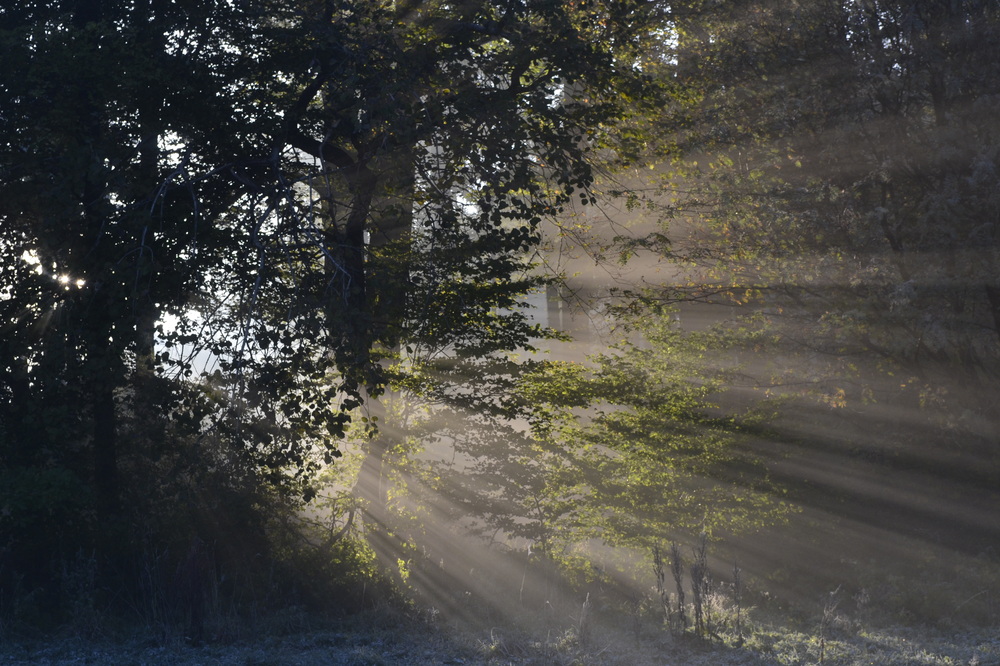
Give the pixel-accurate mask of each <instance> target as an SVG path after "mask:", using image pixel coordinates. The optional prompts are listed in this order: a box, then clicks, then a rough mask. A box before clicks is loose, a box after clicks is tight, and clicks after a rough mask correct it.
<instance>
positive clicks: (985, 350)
mask: <svg viewBox="0 0 1000 666" xmlns="http://www.w3.org/2000/svg"><path fill="white" fill-rule="evenodd" d="M997 20H998V16H997V14H996V12H995V9H994V8H993V7H992V6H991V5H989V4H988V3H980V2H958V3H951V4H948V5H947V6H945V5H942V4H941V3H934V2H921V1H918V0H913V1H909V0H907V1H898V2H897V1H891V2H863V3H842V2H810V3H770V2H746V3H744V2H734V3H723V4H718V3H684V4H682V5H679V6H677V7H676V8H675V20H674V23H675V25H676V27H677V30H678V34H679V38H678V40H677V42H676V48H675V50H674V51H673V53H672V54H670V55H671V57H672V59H668V60H667V61H666V64H664V65H663V70H664V74H663V76H664V77H667V80H669V81H671V84H672V85H679V86H683V87H684V89H685V90H686V93H685V94H683V95H678V96H677V98H676V99H678V100H688V102H689V103H687V104H676V105H674V106H672V107H669V108H668V109H667V111H668V113H667V114H665V115H664V116H662V121H661V122H662V124H661V125H660V126H661V127H662V128H663V130H664V138H663V139H662V140H661V141H660V142H659V143H658V145H659V146H661V147H662V148H661V150H662V151H663V154H668V155H669V156H670V158H671V159H672V160H673V162H672V167H671V169H670V171H669V175H668V176H666V180H665V181H664V189H663V190H662V194H663V195H664V196H663V197H662V198H660V199H658V201H657V202H655V203H653V204H651V205H654V206H659V207H660V210H661V211H662V212H663V213H664V214H665V219H666V218H667V217H669V218H670V219H671V220H672V221H673V225H672V227H670V228H669V229H667V227H666V226H665V227H664V228H663V229H660V230H658V232H657V233H656V234H653V235H651V236H649V237H648V238H646V239H645V241H647V242H648V243H649V246H655V247H656V248H657V251H658V252H660V253H662V254H663V255H664V256H668V257H671V258H673V259H674V260H676V261H679V262H684V263H686V264H687V265H688V266H690V267H691V269H692V270H691V271H690V272H689V275H690V285H689V286H684V285H675V286H673V287H671V289H670V290H669V292H668V290H663V291H660V292H659V293H658V294H657V295H656V296H654V300H658V299H667V300H671V299H674V298H682V299H683V298H697V299H702V300H712V301H716V302H729V303H736V304H747V303H752V304H753V305H754V307H753V308H752V309H753V311H754V313H755V314H754V318H753V319H752V322H751V323H752V326H753V327H754V328H755V329H757V330H759V331H766V332H768V333H769V334H770V335H771V339H772V341H773V342H774V343H775V344H776V346H775V347H774V349H777V350H780V351H778V354H779V358H778V359H777V361H778V364H780V365H783V366H784V371H782V370H776V376H775V379H774V381H775V383H776V384H779V385H780V384H784V385H787V386H796V385H797V386H810V387H811V388H810V389H809V390H810V392H811V393H812V394H813V395H814V396H815V397H818V398H820V399H822V400H824V401H825V402H826V403H827V404H828V405H833V406H842V405H845V404H850V405H851V406H852V407H856V408H857V409H861V410H865V409H867V408H866V407H865V405H871V404H873V403H879V404H882V405H885V404H892V405H894V406H895V407H896V409H897V411H898V413H899V414H901V415H905V416H904V417H902V418H899V419H893V420H892V422H891V423H885V424H883V425H882V426H879V427H882V428H884V429H885V432H884V433H883V434H884V435H885V441H886V442H889V441H893V440H895V439H896V434H894V431H895V432H901V431H903V430H905V429H906V428H908V426H907V425H905V423H906V422H907V421H909V422H911V423H922V424H923V425H921V426H918V427H917V429H916V430H915V431H914V432H920V433H921V436H920V437H919V439H923V440H927V439H928V437H927V436H926V435H927V434H928V433H929V432H931V431H934V432H936V433H938V434H937V435H935V438H936V439H938V440H939V441H940V442H941V443H946V445H947V446H948V447H951V448H953V449H954V448H955V447H959V448H961V449H963V450H964V451H963V452H962V453H961V455H963V456H964V455H969V456H970V460H971V459H976V460H978V462H976V463H974V464H973V465H972V466H970V465H968V464H967V463H968V462H970V460H966V461H964V462H963V463H962V464H961V465H959V466H956V471H957V472H958V473H960V474H968V473H973V474H974V475H976V474H979V472H982V471H984V470H985V469H987V468H989V469H992V470H994V471H993V472H990V473H991V474H993V473H995V469H996V468H995V462H991V461H995V460H996V458H995V446H994V442H993V441H992V440H993V439H994V438H993V437H992V435H991V434H990V433H991V432H992V431H993V430H994V429H995V425H994V419H995V414H996V395H995V391H993V390H991V387H992V385H993V384H994V383H995V380H996V375H997V370H998V358H1000V357H998V350H1000V344H998V343H1000V338H998V329H997V326H996V318H995V316H994V313H993V311H994V307H993V296H992V294H993V292H994V291H995V285H994V284H993V283H994V281H995V280H994V277H995V275H996V273H997V271H996V266H995V261H996V256H995V234H994V233H993V231H992V229H993V227H994V226H995V225H994V224H993V220H994V218H995V217H996V215H995V200H996V191H995V189H996V188H995V187H994V183H993V181H992V179H990V178H989V177H986V176H985V174H986V173H991V172H992V170H993V169H994V168H995V166H996V164H995V162H996V160H995V155H994V152H995V146H996V133H995V127H994V125H995V123H993V122H992V121H991V120H990V119H989V118H988V117H987V115H984V114H988V112H987V111H986V109H987V108H988V106H989V104H990V102H989V100H991V99H993V97H994V96H995V95H996V93H997V89H998V88H997V86H998V85H1000V73H998V71H997V70H996V68H995V67H994V59H992V58H989V57H986V58H982V55H983V54H985V53H992V52H993V50H995V49H996V46H997V43H998V42H997V35H998V32H997V26H998V23H997ZM677 128H681V129H680V130H678V129H677ZM690 239H693V240H694V247H693V248H692V247H691V246H690V245H688V244H687V243H686V241H688V240H690ZM640 244H641V243H640ZM748 321H751V320H748ZM757 342H758V343H759V342H760V339H759V338H758V339H757ZM805 366H807V367H809V368H810V370H809V371H808V372H804V373H803V372H801V371H800V369H801V368H803V367H805ZM782 372H784V374H781V373H782ZM927 426H930V427H931V430H928V429H927ZM859 436H863V435H862V434H861V433H859ZM906 439H911V438H910V437H909V436H906V437H902V438H900V439H899V440H898V441H895V442H894V443H893V444H892V445H889V446H888V447H887V448H889V449H896V453H898V452H900V451H902V454H903V456H904V457H908V454H907V453H906V452H905V448H908V447H906V446H905V445H904V441H903V440H906ZM973 442H976V443H975V444H973ZM909 448H913V449H915V448H916V447H909ZM973 451H975V452H974V453H973ZM924 453H930V452H929V451H925V452H921V453H920V454H919V455H913V456H912V457H910V461H911V462H913V463H915V464H926V463H920V462H919V461H918V459H919V458H920V457H921V456H922V455H923V454H924ZM956 453H957V452H956ZM893 455H895V453H894V454H893ZM931 455H933V454H931ZM956 459H957V458H956ZM934 464H935V465H937V463H934ZM959 468H962V469H959ZM973 468H978V470H979V472H974V471H973ZM982 480H985V477H982Z"/></svg>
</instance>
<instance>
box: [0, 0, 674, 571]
mask: <svg viewBox="0 0 1000 666" xmlns="http://www.w3.org/2000/svg"><path fill="white" fill-rule="evenodd" d="M659 11H660V8H659V7H658V4H657V3H655V2H626V3H621V2H613V3H605V2H552V1H551V0H544V1H542V0H530V1H529V0H515V1H512V2H506V3H501V4H500V5H497V4H495V3H486V2H475V1H474V2H460V3H445V2H436V1H427V2H367V1H365V2H361V1H352V0H327V1H315V2H313V1H309V2H295V3H278V2H270V1H267V0H257V1H252V2H241V3H231V2H221V1H219V2H202V3H176V2H168V1H166V0H145V1H144V2H138V3H124V2H122V3H119V2H97V1H95V0H66V1H65V2H58V3H21V4H20V5H19V6H18V7H17V8H9V9H8V8H5V9H3V10H0V42H2V44H3V49H2V51H3V56H2V58H3V62H2V66H3V71H4V72H7V74H6V75H5V76H4V78H3V80H2V81H0V200H2V201H3V203H2V205H0V206H2V207H0V222H2V224H0V247H2V249H3V252H2V255H0V262H2V268H3V274H4V275H5V277H6V276H10V278H11V279H10V281H7V282H5V284H4V291H3V293H2V295H0V315H2V317H3V320H4V321H5V322H10V323H8V324H5V326H4V329H3V338H2V351H3V356H2V358H0V374H2V376H3V378H4V380H5V381H4V384H3V385H4V386H5V387H6V388H5V389H4V392H3V393H2V394H0V415H2V417H3V421H2V422H3V424H4V427H3V439H2V440H0V441H2V449H0V456H2V458H0V460H2V462H0V473H2V474H3V475H5V476H17V475H21V474H27V475H28V476H29V477H30V476H31V475H35V476H39V477H40V476H44V475H46V474H54V473H56V471H59V473H60V474H62V473H65V475H66V477H67V478H71V479H72V484H75V485H76V486H79V487H80V488H82V489H84V491H85V492H84V493H83V495H82V497H84V498H92V499H84V500H83V508H82V509H80V511H81V512H82V513H79V514H78V517H84V518H86V517H87V516H90V515H93V516H96V522H91V521H89V519H87V520H84V521H83V524H85V525H86V524H92V525H94V526H96V525H104V526H107V525H112V524H123V525H124V527H125V528H126V529H127V528H128V527H129V525H132V526H134V525H135V524H136V521H137V520H139V521H141V517H133V518H131V521H132V522H129V520H128V519H126V518H125V517H124V514H125V513H126V511H125V510H126V507H129V509H130V510H132V509H134V508H135V507H136V506H143V503H142V502H140V503H139V505H135V504H132V503H131V500H132V499H134V498H135V497H139V496H143V495H142V492H141V490H140V489H141V488H142V487H143V484H144V483H145V481H146V479H144V478H133V477H131V476H126V475H124V474H123V467H126V466H127V467H128V468H129V470H130V471H135V470H139V469H146V470H147V473H148V472H149V470H150V469H156V470H159V471H161V472H162V471H163V469H164V466H165V468H166V469H167V470H168V471H169V474H168V479H171V480H177V479H178V478H180V477H178V476H177V475H178V474H181V473H180V471H179V470H187V471H188V472H190V473H192V474H195V473H196V472H197V470H199V469H201V470H202V471H205V470H207V469H215V467H214V465H215V463H214V462H212V459H211V458H212V456H214V455H217V456H221V459H222V460H225V461H228V462H227V463H226V465H227V466H228V467H227V468H228V469H231V470H234V469H239V470H241V479H242V480H241V481H240V482H239V483H237V484H236V486H235V487H237V488H238V487H241V484H243V483H244V482H245V483H247V484H250V485H251V486H254V485H256V487H258V488H265V487H266V488H271V489H273V490H274V492H276V493H278V495H279V496H283V497H293V496H295V495H296V494H298V495H299V496H300V497H305V498H308V497H309V496H310V495H311V490H310V488H309V483H308V480H309V476H310V473H311V472H312V471H315V469H316V468H317V467H318V466H319V464H321V463H322V462H324V461H325V462H330V461H331V460H332V459H333V457H335V456H336V454H337V438H338V437H339V436H341V435H342V433H343V432H344V429H345V427H346V426H347V423H348V422H349V420H350V415H351V413H352V411H353V410H354V409H355V408H357V407H358V406H359V405H360V404H361V403H362V402H363V401H365V400H366V399H371V398H373V397H377V396H378V395H379V394H380V393H381V392H382V390H383V389H384V386H385V385H386V381H387V376H386V370H385V367H384V364H383V360H384V359H385V358H386V357H387V356H388V355H389V354H391V353H393V350H398V349H401V348H403V347H405V345H406V344H412V345H416V346H420V345H424V346H428V347H434V348H441V347H450V348H451V349H453V350H454V351H455V352H456V354H457V355H459V356H478V357H482V358H485V357H488V356H489V355H490V354H491V353H493V352H495V351H499V350H502V349H509V348H514V347H517V346H520V345H523V344H525V343H526V342H527V340H528V339H529V338H530V337H531V336H533V335H537V334H538V329H537V327H533V326H531V325H530V324H528V323H526V322H525V320H524V319H523V318H519V317H518V316H517V314H516V312H514V313H510V314H505V313H504V311H503V310H502V308H505V307H507V306H509V305H510V303H512V302H513V299H514V298H515V297H516V295H517V294H518V293H521V292H522V291H523V290H525V289H527V288H529V287H530V286H531V285H532V284H533V283H534V280H533V279H521V278H519V277H518V276H519V275H521V274H522V273H523V270H524V264H523V261H522V260H521V257H522V256H523V255H524V253H526V252H527V251H528V250H530V248H532V247H533V246H534V245H535V244H536V243H537V240H538V237H537V227H538V224H539V222H540V220H541V218H542V216H544V215H546V214H548V213H549V212H551V211H554V210H556V209H558V207H559V206H560V205H561V204H562V203H564V202H565V201H567V200H568V199H569V198H570V197H571V196H575V195H576V194H581V195H582V196H584V197H588V196H589V194H588V187H589V185H590V183H591V181H592V172H591V168H590V166H589V163H588V161H587V159H586V158H587V154H588V151H589V150H590V147H591V145H592V144H595V145H596V143H597V142H598V141H599V135H600V133H601V131H602V130H601V123H602V122H610V121H613V120H614V119H615V118H617V117H620V116H621V115H622V114H624V113H626V111H627V109H626V108H625V107H626V105H627V104H628V103H630V102H631V101H634V99H637V98H635V97H633V99H630V98H628V97H623V96H620V93H621V92H622V91H630V92H631V93H632V94H633V95H640V94H642V90H643V85H644V82H643V78H642V76H641V72H639V71H637V70H636V69H635V67H634V66H633V65H634V62H633V58H634V46H635V44H636V42H637V40H639V39H640V38H642V36H643V35H644V34H645V33H647V32H648V31H649V30H650V29H651V28H652V27H654V26H655V22H656V20H657V17H658V12H659ZM581 91H585V92H581ZM206 361H207V362H209V363H215V365H216V368H215V370H216V371H215V372H211V371H209V372H206V373H204V374H201V375H200V376H199V374H200V373H199V367H198V365H197V363H203V362H206ZM210 370H211V369H210ZM150 416H153V418H149V417H150ZM42 423H44V424H45V428H44V429H42V428H40V427H39V425H40V424H42ZM207 442H213V444H212V446H211V447H208V448H209V449H211V450H213V451H215V452H216V453H208V452H206V447H205V444H206V443H207ZM160 457H162V459H161V458H160ZM151 458H152V462H153V463H155V464H153V465H152V466H150V465H147V463H149V462H150V460H151ZM166 460H174V461H175V462H176V464H175V465H173V466H172V467H171V466H170V465H167V464H166V462H164V461H166ZM216 462H217V461H216ZM289 469H291V470H293V471H295V472H296V473H294V474H289V473H287V470H289ZM181 477H183V474H181ZM60 478H62V477H60ZM220 482H222V481H220ZM123 498H128V499H129V500H130V501H129V502H123ZM61 501H62V500H57V502H61ZM164 501H166V500H164ZM91 508H93V509H95V510H96V513H95V514H90V513H88V512H89V511H90V509H91ZM144 510H145V511H149V510H150V509H149V507H145V508H144V509H140V510H139V511H140V514H141V511H144ZM4 515H6V513H5V514H4ZM102 529H108V528H106V527H105V528H102ZM85 531H86V530H85ZM31 538H32V537H31V536H25V535H24V534H21V536H19V537H15V541H14V542H12V548H15V550H16V549H18V548H20V547H21V546H23V545H24V544H26V543H28V542H29V541H30V540H31ZM22 539H23V540H22ZM98 541H99V542H103V543H108V542H109V541H110V540H109V539H106V538H101V539H98ZM77 543H79V540H72V539H71V540H69V541H68V542H67V543H66V544H65V545H64V548H72V547H73V546H74V545H75V544H77ZM18 552H19V553H21V555H12V556H11V557H14V558H15V559H20V560H23V557H22V555H23V553H24V552H26V551H23V550H19V551H18Z"/></svg>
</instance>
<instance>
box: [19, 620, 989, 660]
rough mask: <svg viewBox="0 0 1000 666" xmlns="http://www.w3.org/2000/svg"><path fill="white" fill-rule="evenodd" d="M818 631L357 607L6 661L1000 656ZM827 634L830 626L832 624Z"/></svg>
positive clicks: (939, 639) (976, 647)
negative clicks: (473, 622)
mask: <svg viewBox="0 0 1000 666" xmlns="http://www.w3.org/2000/svg"><path fill="white" fill-rule="evenodd" d="M814 629H816V630H813V631H803V630H793V629H790V628H788V627H781V626H765V625H763V624H753V625H752V626H750V627H749V628H748V629H747V630H746V631H745V632H744V636H745V638H744V641H743V644H742V645H740V646H736V644H735V640H734V636H733V635H731V634H722V635H721V636H719V637H717V638H713V639H712V640H705V639H698V638H695V637H693V636H691V635H690V634H684V635H681V636H673V635H671V634H670V633H669V632H665V631H651V630H650V629H649V627H641V628H640V630H639V633H638V635H636V633H635V632H634V631H632V630H628V629H626V630H624V631H623V630H622V629H618V630H613V629H611V628H609V627H606V626H598V625H596V624H595V626H593V627H591V628H590V629H589V630H588V632H587V636H586V640H584V641H580V640H579V638H578V636H577V632H578V628H577V627H574V626H570V627H568V628H566V629H564V630H562V631H554V630H553V631H547V632H545V634H544V635H540V634H538V633H537V632H528V631H525V630H515V629H503V628H499V627H493V628H480V629H475V630H473V629H468V628H466V629H458V628H456V627H454V626H452V625H446V624H445V623H443V622H431V623H429V622H427V621H426V620H423V621H421V620H415V619H413V618H407V617H403V616H400V615H394V614H390V615H388V616H387V615H386V614H384V613H383V614H381V615H379V616H374V615H373V616H369V617H356V618H352V619H350V620H348V621H341V622H339V623H335V624H331V625H330V626H328V627H327V628H323V629H319V628H310V629H302V630H295V631H290V632H276V633H268V632H262V633H259V634H256V635H243V636H236V637H229V638H227V639H217V640H214V641H210V642H207V643H206V644H204V645H202V646H199V647H192V646H189V645H187V644H185V642H184V641H183V639H182V638H179V637H176V638H173V639H166V640H164V639H151V638H149V637H145V638H137V637H132V638H130V639H120V638H119V639H117V640H114V639H111V638H109V637H103V638H102V637H100V636H94V637H91V638H82V637H80V636H78V635H63V636H60V637H54V638H53V637H50V638H46V639H41V638H35V639H33V640H27V639H22V640H8V641H4V642H0V665H3V666H6V665H14V664H95V665H98V664H100V665H105V664H106V665H109V666H124V665H126V664H128V665H141V664H177V665H180V666H189V665H190V666H193V665H196V664H197V665H202V664H206V665H207V664H218V665H232V666H293V665H301V666H313V665H315V666H319V665H327V664H329V665H338V664H349V665H354V666H362V665H364V666H376V665H388V664H398V665H401V666H402V665H430V664H466V665H471V664H483V665H491V666H492V665H497V666H498V665H501V664H511V665H518V666H521V665H529V664H530V665H538V666H549V665H565V666H569V665H571V664H572V665H588V664H594V665H597V664H609V665H621V666H646V665H654V664H657V665H679V666H688V665H692V666H710V665H711V666H737V665H739V666H750V665H768V666H770V665H772V664H773V665H781V666H785V665H797V664H803V665H804V664H820V663H822V664H824V666H825V665H827V664H829V665H835V666H861V665H862V664H864V665H871V664H885V665H889V666H904V665H905V666H913V665H921V666H938V665H941V666H944V665H947V666H958V665H963V666H998V665H1000V629H998V628H997V627H987V628H961V629H951V630H944V629H941V628H915V627H899V628H884V629H878V630H875V629H863V628H860V627H858V626H847V625H840V626H838V625H837V623H831V624H830V626H829V627H826V628H823V630H822V632H821V631H819V629H820V628H819V627H815V628H814ZM824 634H825V635H824Z"/></svg>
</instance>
